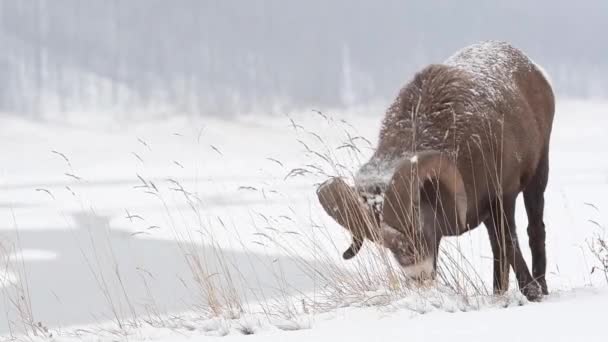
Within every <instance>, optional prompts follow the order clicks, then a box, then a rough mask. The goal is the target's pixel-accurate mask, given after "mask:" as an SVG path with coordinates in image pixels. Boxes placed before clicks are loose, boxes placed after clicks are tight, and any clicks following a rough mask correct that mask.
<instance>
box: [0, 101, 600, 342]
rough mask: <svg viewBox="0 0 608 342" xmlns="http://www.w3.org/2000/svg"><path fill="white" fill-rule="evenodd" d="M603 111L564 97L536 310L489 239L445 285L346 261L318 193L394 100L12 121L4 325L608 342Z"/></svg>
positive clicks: (149, 332)
mask: <svg viewBox="0 0 608 342" xmlns="http://www.w3.org/2000/svg"><path fill="white" fill-rule="evenodd" d="M606 111H608V104H605V103H589V102H581V101H564V102H561V103H558V108H557V114H556V119H555V126H554V131H553V135H552V151H551V174H550V180H549V188H548V190H547V200H546V205H547V207H546V225H547V251H548V272H549V274H548V283H549V286H550V291H551V292H552V293H551V295H550V296H548V297H547V298H546V299H545V300H544V301H543V302H541V303H528V302H527V301H526V300H525V299H523V297H522V296H521V295H520V294H519V293H518V292H517V291H516V286H515V284H512V289H513V291H511V292H509V293H508V294H507V295H505V296H504V297H499V298H496V297H493V296H491V295H490V293H491V283H490V281H491V262H490V260H489V256H490V255H491V253H490V247H489V243H488V241H487V235H486V231H485V229H483V228H482V229H476V230H474V231H473V232H471V233H470V234H466V235H464V236H461V237H459V238H451V239H447V240H445V241H444V242H443V248H444V250H445V253H444V257H443V259H442V262H443V265H444V267H443V268H444V270H446V271H447V270H450V271H451V272H454V271H455V277H454V279H452V280H450V281H440V282H439V283H440V284H424V286H423V287H422V288H407V289H403V288H400V289H395V287H400V286H401V285H402V284H395V283H391V281H389V280H388V278H382V276H381V275H382V274H383V273H382V272H385V271H386V270H383V269H382V267H383V264H382V262H380V263H378V262H377V260H378V259H379V257H378V251H376V250H374V248H371V247H370V246H367V247H365V248H364V250H363V251H362V253H361V255H360V256H357V258H356V259H355V260H354V261H350V262H345V261H343V260H341V258H340V256H341V253H342V252H343V250H344V249H346V247H347V246H348V244H349V236H348V235H347V234H346V233H345V232H344V231H343V230H342V229H340V227H338V226H337V225H336V224H335V223H334V222H333V221H331V219H330V218H328V217H326V216H325V215H324V213H323V212H322V210H320V207H319V205H318V204H317V201H316V197H315V192H314V189H315V187H314V185H315V184H316V183H318V182H320V181H322V180H323V179H325V177H326V174H336V173H341V174H344V175H347V176H348V173H349V171H354V170H355V168H356V167H357V166H358V165H359V164H360V163H361V162H362V161H364V160H365V158H366V157H368V156H369V155H370V153H371V148H372V145H373V144H374V143H375V140H376V134H377V130H378V128H379V124H380V119H381V115H382V109H375V108H364V109H359V110H357V111H354V112H349V113H348V114H347V113H316V112H314V111H311V112H306V113H295V114H292V115H290V116H285V117H263V116H256V117H241V118H238V119H235V120H231V121H222V120H219V119H203V118H196V119H191V118H174V119H170V120H164V121H156V122H148V123H142V124H132V125H128V126H122V125H119V124H115V123H114V124H107V123H106V124H104V125H102V126H99V125H98V123H95V124H92V123H88V124H87V123H86V122H85V123H82V122H80V123H75V124H73V125H65V124H57V123H53V122H47V123H44V124H40V123H33V122H29V121H24V120H20V119H16V118H10V117H1V118H0V289H1V297H0V316H2V317H1V318H0V334H1V335H2V336H3V338H2V339H8V340H10V339H25V338H39V339H46V338H48V337H49V336H53V338H55V339H56V340H57V341H71V340H90V341H93V340H122V339H125V340H126V339H128V340H135V341H137V340H150V339H152V340H171V341H173V340H175V341H181V340H195V339H196V340H198V339H199V337H200V336H224V337H223V338H226V339H228V340H233V339H241V338H247V339H249V340H257V339H265V340H266V339H277V340H283V339H286V338H289V339H293V340H302V341H304V340H312V339H314V340H321V341H323V340H324V339H327V340H335V339H336V338H349V339H353V340H362V341H363V340H365V341H370V340H388V339H395V338H400V339H403V340H405V339H410V340H411V339H413V340H438V341H439V340H441V341H442V340H446V339H447V338H462V339H463V340H464V339H465V338H469V339H470V338H473V340H481V339H490V338H491V339H492V341H503V340H504V341H518V340H532V339H551V340H556V341H561V340H563V341H566V340H567V341H570V340H573V339H574V338H576V337H583V336H584V337H585V339H586V340H590V341H605V340H606V338H608V330H607V329H606V327H605V324H603V323H604V321H605V312H606V310H608V288H606V280H605V279H604V275H603V274H602V272H600V271H597V270H596V271H595V272H593V274H591V270H592V267H593V266H595V265H597V261H596V259H595V257H594V256H593V254H592V253H591V252H590V249H589V246H588V244H589V243H591V241H592V240H593V239H594V238H595V237H596V236H598V235H599V236H601V235H602V234H604V236H606V235H608V232H606V231H605V230H604V228H603V227H605V226H606V215H608V214H607V212H608V200H607V199H606V196H605V194H606V193H607V192H608V152H607V151H606V148H607V147H608V144H606V143H604V141H603V139H604V136H605V129H606V127H607V126H606V125H607V124H608V119H607V118H606V115H605V114H606ZM92 127H95V128H92ZM99 127H102V128H99ZM370 143H371V145H370ZM328 156H329V157H331V161H330V162H328V160H326V159H330V158H328ZM337 165H339V166H337ZM521 204H522V203H519V207H518V216H517V219H518V226H519V232H520V234H519V237H520V239H521V240H522V241H521V242H520V244H521V246H522V247H523V248H524V249H525V253H526V254H525V255H526V256H529V251H528V250H527V245H528V244H527V237H526V233H525V227H526V225H527V224H526V217H525V210H524V208H523V205H521ZM389 263H390V261H389ZM513 278H514V277H512V279H513ZM450 284H451V285H454V284H456V285H462V286H463V288H459V289H455V288H453V287H450ZM218 316H219V317H220V318H217V317H218ZM24 334H27V337H26V335H24ZM244 335H253V336H244ZM35 336H37V337H35ZM44 336H46V337H44Z"/></svg>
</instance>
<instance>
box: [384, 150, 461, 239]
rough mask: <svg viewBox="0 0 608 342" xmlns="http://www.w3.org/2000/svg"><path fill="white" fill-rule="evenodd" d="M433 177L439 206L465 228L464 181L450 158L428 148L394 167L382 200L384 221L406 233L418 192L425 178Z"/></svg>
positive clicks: (412, 219)
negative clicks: (438, 188)
mask: <svg viewBox="0 0 608 342" xmlns="http://www.w3.org/2000/svg"><path fill="white" fill-rule="evenodd" d="M433 179H436V180H437V181H438V183H439V185H440V187H441V189H442V191H441V192H440V194H439V196H440V198H439V199H440V201H441V203H440V205H441V207H442V210H443V211H444V213H445V214H446V216H447V217H446V218H447V219H448V221H449V222H453V224H455V225H456V226H457V227H453V228H457V229H464V228H465V227H466V215H467V195H466V192H465V187H464V181H463V179H462V175H461V174H460V172H459V171H458V168H457V167H456V165H455V164H454V162H452V160H451V159H450V158H449V157H447V156H445V155H442V154H441V153H440V152H436V151H428V152H422V153H419V154H417V155H416V156H414V157H412V158H409V159H405V160H403V161H402V162H401V163H400V164H399V165H398V166H397V168H396V169H395V173H394V174H393V177H392V179H391V181H390V183H389V186H388V189H387V191H386V195H385V199H384V209H383V218H384V222H386V224H388V225H389V226H391V227H394V228H395V229H397V230H399V231H401V232H402V233H405V234H407V231H406V227H408V226H411V223H412V222H414V220H415V219H416V215H417V212H416V210H417V208H419V205H420V191H421V188H422V186H423V185H424V182H425V181H426V180H433Z"/></svg>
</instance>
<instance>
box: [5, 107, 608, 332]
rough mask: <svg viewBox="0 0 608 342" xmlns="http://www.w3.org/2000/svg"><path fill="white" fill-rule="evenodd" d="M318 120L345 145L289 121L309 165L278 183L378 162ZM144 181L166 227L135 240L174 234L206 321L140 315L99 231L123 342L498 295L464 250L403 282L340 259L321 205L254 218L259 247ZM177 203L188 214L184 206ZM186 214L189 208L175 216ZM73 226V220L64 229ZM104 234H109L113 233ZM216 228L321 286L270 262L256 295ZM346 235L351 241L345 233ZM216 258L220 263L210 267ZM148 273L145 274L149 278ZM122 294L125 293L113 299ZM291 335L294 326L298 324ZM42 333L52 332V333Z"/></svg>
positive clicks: (384, 257)
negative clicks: (164, 331) (161, 333)
mask: <svg viewBox="0 0 608 342" xmlns="http://www.w3.org/2000/svg"><path fill="white" fill-rule="evenodd" d="M317 114H318V115H319V117H320V119H322V120H325V122H326V124H327V125H329V126H330V127H332V131H333V132H342V133H341V139H340V141H336V139H335V138H336V135H335V133H334V134H333V135H332V136H328V137H324V136H321V135H320V134H319V133H316V132H313V131H308V130H307V129H306V128H305V127H304V126H303V125H302V124H299V123H298V122H296V120H294V119H293V118H289V120H290V122H291V128H292V129H293V131H294V136H295V139H297V141H298V143H299V144H300V145H301V146H302V149H303V152H302V153H303V156H305V158H303V159H304V160H305V161H304V162H303V163H302V165H289V163H287V162H285V161H281V160H278V159H276V158H268V160H269V162H271V163H274V164H276V165H278V166H279V167H281V168H283V169H284V170H285V176H284V177H283V179H280V180H277V182H281V183H287V184H289V183H290V182H296V181H301V180H302V179H304V180H305V182H307V184H310V183H315V182H316V184H318V183H319V182H322V181H323V180H325V179H327V177H329V176H340V177H344V178H346V179H352V177H353V172H354V170H356V168H357V167H358V166H359V165H360V164H361V163H362V161H364V160H366V158H367V157H368V156H369V155H370V153H371V151H372V143H371V142H370V141H369V140H368V139H366V138H365V137H363V136H360V135H358V134H356V133H355V132H354V128H353V127H352V125H350V124H349V123H348V122H347V121H345V120H338V119H334V118H331V117H329V116H327V115H325V114H323V113H320V112H318V113H317ZM140 140H141V139H140ZM141 143H142V145H144V146H145V147H146V149H147V150H148V153H153V150H152V149H151V148H150V146H149V145H148V144H147V143H145V142H144V141H143V140H142V141H141ZM196 144H202V142H201V139H200V136H199V137H196ZM211 146H212V147H213V150H214V151H216V152H217V154H218V158H222V157H223V154H222V152H221V146H219V147H218V146H215V145H211ZM53 153H55V154H58V155H59V156H60V157H61V158H62V159H64V160H65V162H66V165H67V166H68V172H66V177H70V178H71V179H73V180H74V181H75V182H81V181H82V179H81V178H80V177H78V175H77V172H75V170H73V169H72V163H71V162H70V160H69V158H68V157H67V156H66V155H65V154H63V153H59V152H53ZM135 157H136V158H137V162H138V163H141V164H142V165H144V166H145V157H144V156H143V155H142V154H135ZM171 162H172V163H173V164H175V165H177V166H179V167H180V169H184V168H186V167H187V166H186V165H185V164H186V163H182V162H179V161H175V160H172V161H171ZM195 172H197V171H195ZM196 176H197V177H198V175H196ZM302 177H304V178H302ZM136 182H137V185H135V186H134V191H139V192H141V193H143V194H144V195H146V196H151V197H153V198H154V199H156V200H157V201H158V203H160V205H161V207H162V208H163V215H164V218H165V219H164V222H150V225H149V227H148V228H147V229H145V230H141V231H137V232H134V233H132V234H131V235H132V236H136V235H140V234H151V233H153V232H154V231H155V229H157V228H160V227H163V228H168V229H169V230H170V232H171V233H172V235H173V238H174V241H175V242H176V243H177V244H178V247H179V249H180V251H181V254H182V256H183V262H184V263H185V264H186V265H187V266H188V269H189V270H190V276H191V280H192V281H193V283H194V284H195V285H196V286H195V288H192V291H194V292H195V295H196V298H198V300H199V303H198V304H196V305H194V306H193V307H192V309H193V311H194V312H195V313H196V314H197V315H198V318H195V319H194V318H192V317H190V318H185V317H183V316H180V315H167V314H164V313H163V312H162V310H160V309H159V308H156V307H155V306H154V303H155V302H154V298H152V295H150V298H149V303H148V304H147V305H146V307H145V310H144V311H145V312H144V313H142V310H141V307H139V305H138V304H137V303H135V302H134V301H133V300H132V299H131V297H132V294H130V293H128V292H127V290H126V288H125V286H124V284H123V275H124V274H123V272H125V270H122V269H121V265H120V264H119V262H118V261H117V259H116V256H115V254H114V251H113V250H112V246H111V244H110V243H109V241H110V240H109V238H108V240H107V241H106V243H105V244H103V245H104V247H103V248H101V247H99V245H100V242H99V241H95V240H93V234H92V233H91V234H90V237H91V239H90V240H89V241H87V242H86V244H83V245H81V246H80V248H81V249H83V248H92V250H93V253H92V255H93V258H92V259H91V258H89V257H88V256H87V254H86V253H84V252H83V253H82V256H83V259H85V260H84V261H85V262H86V264H87V265H88V268H89V270H90V272H91V274H92V275H93V276H94V278H95V280H96V283H97V285H98V290H99V292H100V293H101V294H102V295H103V297H104V298H105V301H106V305H107V307H108V309H109V311H110V312H112V315H113V322H114V326H113V327H105V328H103V329H104V330H105V331H106V332H109V333H111V334H115V335H117V336H124V335H127V334H129V333H131V332H132V331H133V330H134V329H137V328H139V327H142V326H155V327H166V328H170V329H176V330H180V329H188V326H189V324H191V323H192V321H193V320H197V319H198V320H201V319H209V318H214V317H215V318H221V319H223V320H234V321H237V322H241V323H239V324H241V325H242V321H240V320H242V319H244V318H246V317H250V316H251V315H256V317H263V318H264V319H266V320H268V321H274V320H277V319H282V320H288V321H294V322H295V321H297V320H298V317H302V316H303V315H314V314H317V313H321V312H327V311H330V310H333V309H335V308H336V307H341V306H348V305H389V304H391V303H395V302H398V301H399V300H402V299H404V298H407V297H408V296H418V298H422V299H424V298H425V296H428V295H429V293H431V292H432V293H434V294H433V295H434V296H437V294H438V293H440V295H445V296H456V297H458V298H463V299H464V301H465V302H466V301H467V298H472V297H479V296H487V295H488V294H489V293H490V291H488V289H487V287H486V282H484V281H483V280H482V279H481V277H480V276H479V274H478V273H477V272H476V271H475V269H474V267H472V265H471V264H470V263H469V261H468V260H467V258H466V256H465V255H466V253H463V251H462V250H461V247H460V246H459V245H449V244H447V243H446V242H444V245H445V244H447V246H444V247H442V249H441V252H440V257H439V258H440V259H439V263H438V265H439V270H438V276H437V280H436V282H434V283H433V282H422V281H420V282H419V281H412V280H410V279H408V278H407V277H406V276H405V275H404V274H403V272H402V270H401V268H400V267H399V266H398V265H397V263H396V262H395V260H394V259H393V256H392V255H391V254H390V252H389V251H388V250H386V249H384V248H383V247H379V246H378V245H375V244H372V243H370V242H369V241H368V242H367V243H366V247H364V250H363V251H362V252H361V253H360V254H359V255H358V256H357V257H356V258H355V259H353V260H352V261H349V262H344V261H342V260H340V259H339V257H340V255H341V252H342V250H341V248H342V246H337V242H336V238H337V237H339V236H340V235H339V234H340V231H341V230H342V228H340V227H339V226H338V225H336V224H335V223H334V222H333V221H332V220H331V219H330V218H328V217H326V216H325V215H324V212H323V211H322V209H321V208H320V206H319V204H318V203H316V202H313V203H310V208H309V211H308V212H302V211H298V210H297V209H293V208H291V203H289V200H286V203H285V207H287V208H289V210H288V213H289V214H288V215H285V214H284V213H276V212H255V213H252V219H251V224H252V226H253V228H254V230H255V233H254V234H253V235H254V236H253V238H254V239H253V242H251V241H250V239H251V236H247V237H243V236H241V234H240V232H239V231H240V229H239V227H236V226H234V225H233V224H231V223H230V221H228V220H225V218H222V217H218V218H216V219H215V220H209V219H208V218H205V212H206V203H205V201H203V200H202V199H201V194H200V192H198V191H197V189H189V188H188V187H187V185H185V184H183V183H182V181H181V180H180V179H177V178H175V177H174V178H167V179H165V180H163V181H160V182H159V181H158V180H152V179H148V178H147V177H145V176H144V175H137V180H136ZM310 185H313V184H310ZM68 190H70V191H71V193H72V194H73V195H74V197H75V199H76V200H77V201H79V203H80V204H81V207H82V209H83V211H88V210H91V211H94V209H92V208H93V206H92V205H90V204H86V201H85V200H84V199H83V197H81V195H80V194H78V193H77V192H74V191H72V190H71V189H68ZM239 190H242V191H251V192H254V193H257V194H258V195H259V196H261V197H262V198H264V199H265V198H267V197H268V196H270V193H271V192H270V191H268V190H269V189H261V188H259V187H258V186H257V185H256V186H251V185H243V186H241V187H240V188H239ZM265 190H266V191H265ZM41 191H44V192H46V193H48V194H49V195H50V196H51V197H52V198H53V199H54V197H55V196H54V195H53V194H52V193H51V192H50V191H48V190H45V189H41ZM310 192H311V193H314V187H313V186H311V187H310ZM273 195H275V196H276V197H278V198H283V199H284V198H289V194H283V193H281V192H280V191H278V190H273ZM176 203H180V204H185V206H178V205H176ZM180 207H181V208H184V207H185V208H187V209H176V208H180ZM127 217H128V218H130V219H135V220H138V221H145V222H148V221H147V219H146V218H145V217H141V216H139V215H136V214H133V213H130V212H129V211H127ZM412 219H416V218H412ZM68 221H69V220H67V219H66V223H68ZM192 221H194V222H196V227H195V228H187V226H189V225H190V224H189V223H188V222H192ZM68 224H69V223H68ZM106 228H107V229H108V230H109V227H106ZM218 229H220V230H222V231H229V232H231V236H233V239H232V241H231V243H232V244H234V245H235V246H236V247H238V248H239V249H240V250H243V251H244V252H245V253H249V255H250V256H251V258H257V257H258V256H257V255H256V254H255V253H252V252H251V249H252V248H253V247H256V248H258V247H259V246H261V247H264V248H268V249H269V250H274V251H279V252H280V253H281V254H282V255H285V256H288V257H289V258H290V259H292V260H294V261H295V263H296V264H297V267H298V268H299V271H300V272H301V273H302V274H304V275H305V276H306V277H308V278H309V279H312V281H313V282H314V283H315V284H316V286H315V288H314V289H313V290H312V291H306V292H303V291H300V289H299V288H298V285H297V284H293V283H292V279H289V278H288V277H287V276H286V275H285V270H284V269H283V268H282V265H280V264H276V265H275V264H273V263H272V261H270V262H269V265H268V267H269V269H270V270H272V274H273V276H274V278H275V279H272V282H273V283H276V284H277V288H276V289H275V295H272V296H269V295H268V294H266V293H264V292H263V291H258V290H256V288H258V287H261V284H262V283H266V282H268V281H269V280H268V279H257V280H256V281H257V284H255V283H254V284H251V283H247V282H248V281H250V280H248V279H250V278H248V277H247V276H246V275H245V274H243V270H242V268H243V265H238V264H235V262H234V260H231V258H230V257H228V256H227V255H226V249H225V247H226V246H225V244H223V243H222V241H220V240H219V239H217V238H216V236H215V235H214V234H215V233H214V232H216V231H217V230H218ZM342 234H347V233H346V232H344V231H342ZM106 236H107V235H106ZM342 237H346V235H343V236H342ZM342 240H343V239H342ZM254 245H255V246H254ZM604 247H605V245H604ZM209 255H211V256H212V258H211V259H210V258H209ZM108 260H109V261H110V263H112V264H113V267H112V269H113V271H112V272H108V271H107V269H106V268H104V267H101V266H100V265H101V263H102V261H104V262H108ZM143 272H144V273H145V270H143ZM19 279H22V280H21V281H22V282H24V283H21V284H20V285H19V287H18V289H20V290H19V291H20V292H19V294H17V295H16V296H15V295H13V296H12V297H10V296H7V294H6V291H5V293H4V298H3V300H5V301H7V300H9V301H11V305H12V306H13V307H15V308H17V310H18V311H19V314H20V316H21V320H22V324H23V327H22V328H20V329H17V331H18V332H19V333H22V334H23V333H25V334H26V335H32V334H33V335H36V334H39V333H40V329H41V326H40V325H38V324H37V323H35V320H34V318H33V314H32V310H31V303H30V302H29V300H28V298H29V296H28V295H27V277H23V278H21V277H20V278H19ZM141 279H142V282H144V283H145V287H146V288H148V286H149V284H148V282H152V281H153V279H150V278H148V277H145V276H142V277H141ZM2 288H3V289H5V287H2ZM116 288H118V291H115V289H116ZM433 291H434V292H433ZM276 293H278V295H276ZM286 327H288V328H289V329H293V328H294V326H292V325H286ZM241 330H242V331H241V332H242V333H243V334H249V333H254V332H255V329H254V328H252V327H251V326H248V325H242V329H241ZM44 332H45V333H47V332H48V331H47V330H44Z"/></svg>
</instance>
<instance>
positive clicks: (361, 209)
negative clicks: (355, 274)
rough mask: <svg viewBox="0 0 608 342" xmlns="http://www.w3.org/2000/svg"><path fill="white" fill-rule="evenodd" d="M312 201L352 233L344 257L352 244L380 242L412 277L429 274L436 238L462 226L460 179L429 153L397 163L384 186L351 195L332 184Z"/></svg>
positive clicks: (454, 170) (464, 204) (447, 160)
mask: <svg viewBox="0 0 608 342" xmlns="http://www.w3.org/2000/svg"><path fill="white" fill-rule="evenodd" d="M318 195H319V201H320V202H321V205H322V206H323V208H324V209H325V211H326V212H327V213H328V214H329V215H330V216H331V217H333V218H334V219H335V220H336V221H337V222H338V223H339V224H340V225H342V226H343V227H344V228H346V229H347V230H349V231H350V232H351V233H352V235H353V245H352V246H351V248H349V250H347V252H349V251H350V252H354V254H356V252H357V251H358V249H359V248H360V247H361V246H360V243H357V242H358V241H361V242H362V241H363V240H364V239H366V238H367V239H370V240H372V241H376V242H380V243H382V244H383V245H384V246H385V247H387V248H388V249H389V250H390V251H391V252H392V253H393V255H394V256H395V258H396V260H397V261H398V262H399V264H400V265H401V266H402V267H404V270H405V271H406V273H408V274H410V275H412V276H415V277H418V276H421V275H422V274H428V273H432V271H433V269H434V265H435V258H436V255H437V248H438V244H439V240H440V238H441V237H442V236H443V235H445V234H446V233H448V232H449V231H450V230H461V229H463V227H465V225H466V212H467V199H466V192H465V189H464V182H463V179H462V176H461V174H460V172H459V171H458V169H457V168H456V166H455V164H454V163H453V162H452V161H451V159H450V158H448V157H446V156H443V155H442V154H441V153H439V152H435V151H428V152H422V153H419V154H417V155H415V156H414V157H412V158H405V159H402V160H401V161H400V162H399V163H398V164H397V166H396V167H395V169H394V173H393V175H392V177H391V178H390V180H389V181H388V182H387V183H385V184H378V185H373V184H372V185H370V184H366V185H365V187H361V188H359V189H358V190H355V188H352V187H349V186H348V185H347V184H346V183H345V182H344V181H342V180H341V179H332V180H330V181H328V182H326V183H324V184H322V185H321V186H320V187H319V190H318ZM379 196H380V198H381V199H382V200H378V197H379ZM353 246H354V247H355V248H353ZM350 254H352V253H348V256H350V257H352V256H354V254H353V255H350ZM346 256H347V253H346V252H345V258H346Z"/></svg>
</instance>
